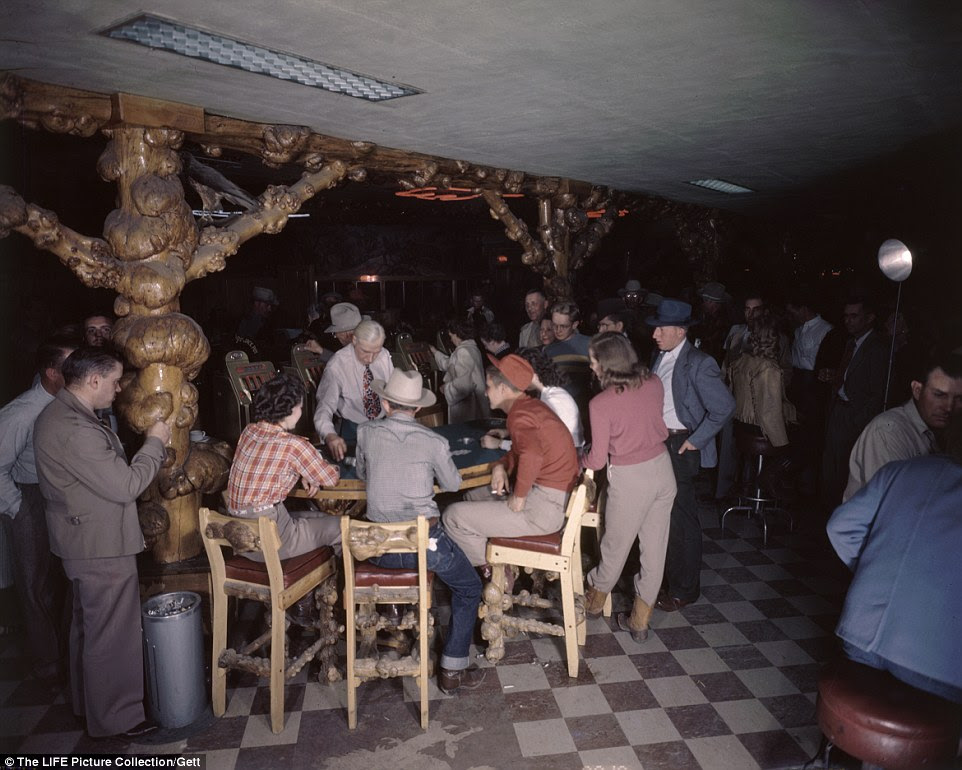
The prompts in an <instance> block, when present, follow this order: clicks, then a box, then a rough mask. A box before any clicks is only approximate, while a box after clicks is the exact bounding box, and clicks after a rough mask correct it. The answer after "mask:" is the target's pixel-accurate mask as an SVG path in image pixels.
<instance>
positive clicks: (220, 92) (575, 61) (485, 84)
mask: <svg viewBox="0 0 962 770" xmlns="http://www.w3.org/2000/svg"><path fill="white" fill-rule="evenodd" d="M3 11H4V13H3V16H4V19H3V22H2V26H3V32H2V33H0V38H2V39H0V69H2V70H11V71H15V72H16V73H17V74H19V75H22V76H23V77H27V78H31V79H35V80H41V81H45V82H50V83H57V84H63V85H68V86H72V87H76V88H83V89H88V90H94V91H101V92H107V93H110V92H116V91H123V92H129V93H133V94H141V95H149V96H153V97H156V98H160V99H166V100H170V101H176V102H184V103H188V104H194V105H200V106H203V107H204V108H205V109H207V110H208V112H211V113H217V114H223V115H229V116H232V117H237V118H242V119H249V120H254V121H264V122H274V123H289V124H299V125H307V126H310V127H311V128H312V129H314V130H316V131H318V132H321V133H325V134H331V135H335V136H340V137H345V138H349V139H361V140H367V141H373V142H376V143H379V144H382V145H386V146H390V147H396V148H400V149H405V150H412V151H418V152H423V153H429V154H432V155H441V156H445V157H450V158H456V159H463V160H468V161H472V162H476V163H483V164H489V165H493V166H497V167H502V168H511V169H518V170H523V171H527V172H531V173H534V174H539V175H550V176H563V177H569V178H574V179H580V180H584V181H588V182H592V183H596V184H604V185H610V186H612V187H615V188H617V189H619V190H625V191H637V192H648V193H653V194H657V195H661V196H664V197H668V198H672V199H676V200H687V201H690V202H694V203H701V204H708V205H718V206H724V207H728V208H735V209H738V208H742V209H746V210H747V209H748V208H750V207H752V206H753V205H755V204H764V203H770V202H774V201H777V200H778V199H779V198H780V197H782V196H784V195H785V194H787V193H790V192H791V191H792V190H795V189H798V188H799V187H802V186H806V185H810V184H812V183H814V182H817V181H818V180H819V179H821V178H824V177H826V176H827V175H830V174H833V173H835V172H839V171H844V170H846V169H850V168H853V167H857V166H859V165H860V164H863V163H865V162H868V161H871V160H873V159H876V158H879V157H881V156H885V155H886V154H889V153H892V152H894V151H896V150H898V149H899V148H901V147H903V146H905V145H906V144H908V143H910V142H915V141H918V140H922V139H925V138H927V137H934V136H936V135H938V134H944V132H946V131H949V130H952V129H954V128H956V127H957V126H959V125H960V124H962V3H959V2H957V1H956V0H949V1H947V2H924V1H922V0H864V2H854V1H852V0H713V1H712V0H703V1H699V0H595V1H594V2H586V1H585V0H577V1H575V0H514V1H513V2H503V0H489V1H488V2H478V0H471V1H470V2H467V1H465V0H447V1H446V2H439V1H435V2H431V0H327V1H325V0H273V1H272V2H261V3H253V2H244V1H243V0H235V2H208V3H198V2H197V1H196V0H153V1H152V2H151V3H150V4H149V5H147V6H145V5H141V4H139V3H137V2H127V1H126V0H29V2H27V1H26V0H4V2H3ZM141 12H149V13H151V14H154V15H160V16H165V17H167V18H170V19H172V20H175V21H177V22H180V23H183V24H187V25H191V26H199V27H202V28H204V29H207V30H208V31H211V32H215V33H218V34H221V35H225V36H228V37H233V38H237V39H240V40H244V41H248V42H252V43H256V44H259V45H261V46H265V47H268V48H273V49H276V50H280V51H285V52H290V53H294V54H298V55H300V56H304V57H308V58H312V59H315V60H318V61H321V62H325V63H328V64H333V65H337V66H339V67H344V68H346V69H351V70H354V71H357V72H360V73H363V74H366V75H371V76H374V77H377V78H380V79H382V80H393V81H398V82H400V83H404V84H408V85H413V86H415V87H417V88H419V89H421V90H423V92H424V93H422V94H419V95H415V96H411V97H405V98H402V99H397V100H393V101H388V102H380V103H371V102H366V101H362V100H358V99H352V98H350V97H347V96H342V95H337V94H332V93H328V92H326V91H321V90H318V89H313V88H308V87H305V86H300V85H296V84H293V83H288V82H283V81H278V80H272V79H270V78H267V77H265V76H262V75H256V74H250V73H246V72H242V71H239V70H234V69H228V68H225V67H220V66H218V65H215V64H210V63H206V62H201V61H195V60H190V59H186V58H183V57H181V56H178V55H176V54H172V53H167V52H161V51H152V50H148V49H146V48H142V47H140V46H137V45H134V44H132V43H127V42H122V41H115V40H110V39H107V38H105V37H102V36H100V35H98V34H97V32H98V31H99V30H102V29H104V28H106V27H108V26H111V25H113V24H115V23H116V22H118V21H120V20H122V19H124V18H126V17H129V16H132V15H135V14H138V13H141ZM705 177H718V178H722V179H727V180H729V181H732V182H736V183H738V184H741V185H744V186H746V187H749V188H752V189H754V190H756V191H758V192H757V193H756V194H754V195H744V196H726V195H722V194H719V193H713V192H710V191H704V190H699V189H698V188H695V187H692V186H690V185H688V184H685V182H686V181H687V180H692V179H700V178H705Z"/></svg>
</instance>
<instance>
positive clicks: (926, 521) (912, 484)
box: [827, 456, 962, 688]
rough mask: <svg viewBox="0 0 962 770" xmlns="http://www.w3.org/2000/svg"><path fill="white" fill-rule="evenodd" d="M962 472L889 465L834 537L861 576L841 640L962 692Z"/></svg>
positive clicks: (846, 508)
mask: <svg viewBox="0 0 962 770" xmlns="http://www.w3.org/2000/svg"><path fill="white" fill-rule="evenodd" d="M960 511H962V466H960V465H959V464H958V463H956V462H954V461H952V460H951V459H949V458H948V457H940V456H931V457H918V458H915V459H912V460H904V461H902V462H894V463H889V464H888V465H885V466H883V467H882V469H881V470H880V471H879V472H878V473H876V474H875V476H873V477H872V480H871V481H870V482H869V483H868V485H867V486H865V487H863V488H862V489H860V490H859V492H858V493H857V494H856V495H855V496H854V497H852V498H851V499H850V500H849V501H848V502H847V503H844V504H842V505H841V506H839V507H838V508H836V509H835V513H833V514H832V518H831V519H830V520H829V522H828V527H827V529H828V537H829V539H830V540H831V541H832V546H833V547H834V548H835V550H836V552H837V553H838V555H839V557H840V558H841V560H842V561H843V562H845V564H846V566H848V567H849V569H851V570H853V571H854V572H855V576H854V578H853V579H852V585H851V586H850V587H849V589H848V595H847V596H846V597H845V606H844V607H843V609H842V616H841V618H840V619H839V623H838V628H837V629H836V633H837V634H838V635H839V637H841V638H842V639H843V640H845V641H846V642H848V643H849V644H851V645H853V646H855V647H856V648H858V649H859V650H863V651H865V652H868V653H872V654H874V655H877V656H878V657H880V658H883V659H885V660H887V661H890V662H891V663H894V664H895V665H897V666H901V667H903V668H907V669H909V670H910V671H914V672H916V673H918V674H922V675H923V676H926V677H929V678H930V679H935V680H936V681H938V682H943V683H946V684H949V685H952V686H953V687H957V688H962V633H960V629H962V570H960V569H959V554H960V553H962V515H960Z"/></svg>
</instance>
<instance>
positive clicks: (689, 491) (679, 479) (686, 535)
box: [665, 433, 701, 602]
mask: <svg viewBox="0 0 962 770" xmlns="http://www.w3.org/2000/svg"><path fill="white" fill-rule="evenodd" d="M687 440H688V434H687V433H679V434H675V435H671V436H669V437H668V440H667V441H666V442H665V445H666V446H667V447H668V454H669V456H670V457H671V467H672V470H674V472H675V484H676V485H677V486H678V493H677V494H676V495H675V502H674V503H673V504H672V507H671V525H670V527H669V529H668V556H667V560H666V562H665V579H666V583H667V588H668V595H669V596H671V597H673V598H677V599H682V600H683V601H692V602H693V601H695V599H697V598H698V595H699V594H700V593H701V521H700V520H699V518H698V504H697V502H696V501H695V477H696V476H697V475H698V470H699V467H700V465H701V452H699V451H698V450H688V451H687V452H685V453H684V454H678V449H679V447H681V445H682V444H684V443H685V442H686V441H687Z"/></svg>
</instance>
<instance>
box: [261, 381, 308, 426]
mask: <svg viewBox="0 0 962 770" xmlns="http://www.w3.org/2000/svg"><path fill="white" fill-rule="evenodd" d="M303 401H304V383H303V382H302V381H301V380H300V379H299V378H297V377H294V376H293V375H291V374H277V375H275V376H274V377H272V378H271V379H269V380H268V381H267V382H265V383H264V384H263V385H261V386H260V387H259V388H258V389H257V390H255V391H254V395H253V397H252V398H251V402H252V403H251V407H252V411H253V415H254V420H255V421H257V422H272V423H279V422H280V421H281V420H283V419H284V418H285V417H290V416H291V414H293V413H294V409H295V408H296V407H297V405H298V404H300V403H303Z"/></svg>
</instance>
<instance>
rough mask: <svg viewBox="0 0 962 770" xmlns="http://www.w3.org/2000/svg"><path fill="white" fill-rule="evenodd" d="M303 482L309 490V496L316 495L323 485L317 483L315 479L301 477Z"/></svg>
mask: <svg viewBox="0 0 962 770" xmlns="http://www.w3.org/2000/svg"><path fill="white" fill-rule="evenodd" d="M301 484H303V485H304V489H306V490H307V496H308V497H314V496H315V495H316V494H317V493H318V492H320V491H321V485H320V484H316V483H315V482H313V481H308V480H307V479H301Z"/></svg>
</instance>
